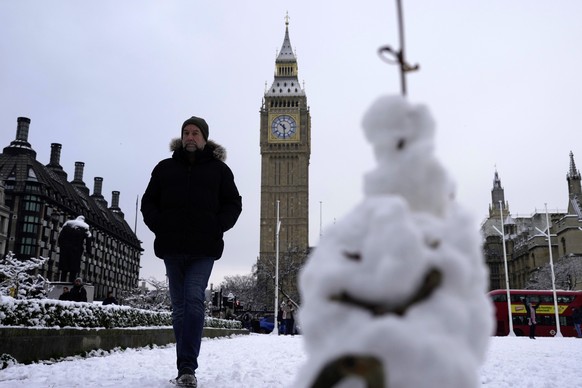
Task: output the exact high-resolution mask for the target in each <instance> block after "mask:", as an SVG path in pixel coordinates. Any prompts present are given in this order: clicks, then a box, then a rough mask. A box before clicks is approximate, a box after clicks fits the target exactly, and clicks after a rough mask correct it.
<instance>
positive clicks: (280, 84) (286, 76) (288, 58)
mask: <svg viewBox="0 0 582 388" xmlns="http://www.w3.org/2000/svg"><path fill="white" fill-rule="evenodd" d="M297 69H298V68H297V57H296V56H295V53H294V52H293V48H292V47H291V39H290V38H289V15H287V16H285V37H284V38H283V44H282V45H281V50H280V51H279V54H278V55H277V59H276V60H275V79H274V80H273V83H272V84H271V87H270V88H269V89H267V90H266V91H265V97H291V96H292V97H297V96H305V90H304V89H303V88H302V87H301V85H300V84H299V80H298V78H297V72H298V71H297Z"/></svg>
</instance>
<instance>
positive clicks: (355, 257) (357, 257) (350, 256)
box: [344, 252, 362, 261]
mask: <svg viewBox="0 0 582 388" xmlns="http://www.w3.org/2000/svg"><path fill="white" fill-rule="evenodd" d="M344 256H345V257H346V258H348V259H350V260H354V261H362V255H360V254H359V253H357V252H344Z"/></svg>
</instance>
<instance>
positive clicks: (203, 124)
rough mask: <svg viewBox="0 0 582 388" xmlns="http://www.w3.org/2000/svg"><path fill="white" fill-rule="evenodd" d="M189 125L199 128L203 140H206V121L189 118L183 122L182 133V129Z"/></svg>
mask: <svg viewBox="0 0 582 388" xmlns="http://www.w3.org/2000/svg"><path fill="white" fill-rule="evenodd" d="M189 124H194V125H195V126H197V127H198V128H200V130H201V131H202V136H204V140H208V124H206V121H205V120H204V119H203V118H201V117H196V116H192V117H190V118H189V119H188V120H186V121H184V124H182V131H183V130H184V127H185V126H186V125H189ZM181 137H182V134H181V133H180V138H181Z"/></svg>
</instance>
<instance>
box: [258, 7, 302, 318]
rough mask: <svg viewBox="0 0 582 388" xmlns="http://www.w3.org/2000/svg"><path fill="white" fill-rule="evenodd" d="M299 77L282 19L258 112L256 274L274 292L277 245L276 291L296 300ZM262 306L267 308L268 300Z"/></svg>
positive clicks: (299, 195) (299, 214) (299, 224)
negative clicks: (270, 79)
mask: <svg viewBox="0 0 582 388" xmlns="http://www.w3.org/2000/svg"><path fill="white" fill-rule="evenodd" d="M297 76H298V66H297V58H296V56H295V53H294V52H293V49H292V47H291V41H290V39H289V20H288V18H286V20H285V37H284V39H283V44H282V46H281V50H280V51H279V53H278V55H277V58H276V60H275V78H274V80H273V82H272V84H271V87H270V88H268V89H267V90H266V91H265V95H264V97H263V102H262V105H261V110H260V149H261V215H260V254H259V258H258V262H257V275H258V276H257V278H258V282H259V287H261V288H262V289H264V291H265V294H266V295H272V292H273V291H274V275H275V259H276V254H277V249H278V250H279V286H280V287H279V289H280V290H281V292H282V296H283V297H290V298H292V299H293V300H295V301H298V300H299V299H298V298H299V293H298V291H297V274H298V272H299V268H300V267H301V266H302V265H303V263H304V262H305V260H306V257H307V254H308V251H309V158H310V155H311V116H310V113H309V106H308V105H307V97H306V94H305V90H304V89H303V88H302V87H301V85H300V84H299V80H298V78H297ZM277 212H278V214H277ZM277 216H279V217H277ZM277 219H279V220H280V228H279V229H278V228H277ZM277 232H278V240H279V244H277ZM265 305H266V306H268V307H270V306H271V305H270V302H269V304H267V302H266V301H265Z"/></svg>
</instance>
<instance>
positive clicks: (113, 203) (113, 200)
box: [111, 191, 119, 209]
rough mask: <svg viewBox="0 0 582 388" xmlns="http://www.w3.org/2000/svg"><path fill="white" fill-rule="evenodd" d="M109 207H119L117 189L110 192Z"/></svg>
mask: <svg viewBox="0 0 582 388" xmlns="http://www.w3.org/2000/svg"><path fill="white" fill-rule="evenodd" d="M111 209H119V191H112V192H111Z"/></svg>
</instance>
